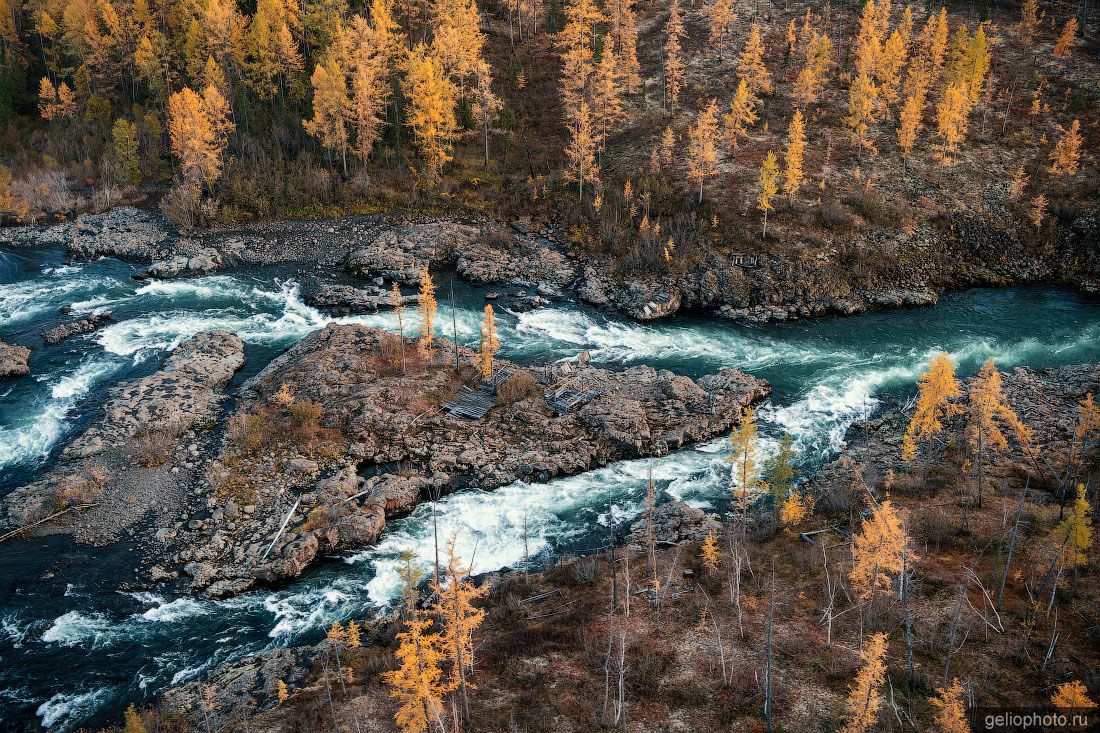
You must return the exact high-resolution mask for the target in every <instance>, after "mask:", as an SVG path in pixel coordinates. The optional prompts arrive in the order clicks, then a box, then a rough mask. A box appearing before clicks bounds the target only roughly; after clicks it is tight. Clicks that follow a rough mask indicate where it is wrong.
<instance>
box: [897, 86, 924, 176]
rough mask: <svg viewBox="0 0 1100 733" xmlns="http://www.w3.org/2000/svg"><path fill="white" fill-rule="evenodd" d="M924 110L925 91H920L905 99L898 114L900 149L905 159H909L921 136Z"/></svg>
mask: <svg viewBox="0 0 1100 733" xmlns="http://www.w3.org/2000/svg"><path fill="white" fill-rule="evenodd" d="M923 110H924V90H923V89H919V90H917V91H914V92H912V93H910V94H909V96H907V97H906V98H905V104H903V105H902V106H901V112H900V113H899V114H898V147H899V148H901V154H902V157H903V158H906V159H908V158H909V156H910V155H911V154H912V152H913V146H914V145H915V144H916V142H917V135H918V134H920V129H921V118H922V117H923Z"/></svg>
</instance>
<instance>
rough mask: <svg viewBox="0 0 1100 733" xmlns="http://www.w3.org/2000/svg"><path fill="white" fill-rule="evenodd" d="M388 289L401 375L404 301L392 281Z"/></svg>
mask: <svg viewBox="0 0 1100 733" xmlns="http://www.w3.org/2000/svg"><path fill="white" fill-rule="evenodd" d="M391 286H392V287H391V288H390V307H391V308H393V312H394V314H395V315H396V316H397V343H398V344H399V345H400V347H401V349H400V350H401V373H402V374H404V373H405V301H404V299H402V297H401V287H400V286H399V285H398V284H397V281H396V280H394V281H393V282H392V283H391Z"/></svg>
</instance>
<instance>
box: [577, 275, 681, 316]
mask: <svg viewBox="0 0 1100 733" xmlns="http://www.w3.org/2000/svg"><path fill="white" fill-rule="evenodd" d="M583 277H584V279H583V281H582V282H581V285H580V287H579V288H578V289H577V294H578V295H579V296H580V298H581V300H584V301H586V302H588V303H591V304H592V305H596V306H601V307H610V308H614V309H616V310H620V311H622V312H624V313H626V314H627V315H629V316H630V317H631V318H636V319H638V320H641V321H650V320H654V319H657V318H665V317H667V316H670V315H672V314H673V313H675V312H676V311H678V310H679V309H680V306H681V304H682V297H681V293H680V290H679V288H677V287H676V286H675V285H672V284H671V283H670V282H667V281H655V280H646V279H632V280H627V281H623V282H616V281H613V280H612V279H611V278H610V277H608V276H607V275H605V274H602V273H600V272H599V271H598V270H597V269H596V268H594V267H591V266H590V267H587V268H585V271H584V276H583Z"/></svg>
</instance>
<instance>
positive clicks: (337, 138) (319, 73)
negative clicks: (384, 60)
mask: <svg viewBox="0 0 1100 733" xmlns="http://www.w3.org/2000/svg"><path fill="white" fill-rule="evenodd" d="M309 81H310V84H312V85H313V119H310V120H304V121H303V122H302V126H303V127H304V128H305V130H306V132H308V133H309V134H310V135H312V136H313V137H315V138H317V141H318V142H319V143H320V144H321V147H323V148H324V149H325V151H326V152H327V153H328V154H329V155H330V156H332V155H335V156H336V157H337V158H339V159H340V161H341V163H342V165H343V168H344V175H345V176H346V175H347V173H348V124H347V123H348V113H349V111H350V109H351V104H350V101H349V99H348V85H347V80H346V78H345V77H344V70H343V69H342V68H340V63H339V61H337V59H336V58H334V57H331V56H330V57H329V58H326V59H325V60H324V62H323V63H319V64H317V67H316V68H315V69H314V70H313V76H311V77H310V80H309Z"/></svg>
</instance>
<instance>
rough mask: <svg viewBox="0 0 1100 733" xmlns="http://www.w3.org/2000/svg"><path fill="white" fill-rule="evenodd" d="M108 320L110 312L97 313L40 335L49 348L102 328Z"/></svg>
mask: <svg viewBox="0 0 1100 733" xmlns="http://www.w3.org/2000/svg"><path fill="white" fill-rule="evenodd" d="M110 320H111V312H110V311H104V312H103V313H97V314H95V315H91V316H88V317H87V318H82V319H80V320H78V321H70V322H68V323H62V324H61V325H58V326H54V327H53V328H51V329H49V330H48V331H44V332H43V333H42V340H43V341H45V342H46V343H47V344H48V345H49V346H56V345H57V344H59V343H61V342H62V341H65V340H66V339H71V338H72V337H73V336H79V335H81V334H85V333H91V332H92V331H96V330H98V329H100V328H103V326H105V325H106V324H107V323H108V322H109V321H110Z"/></svg>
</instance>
